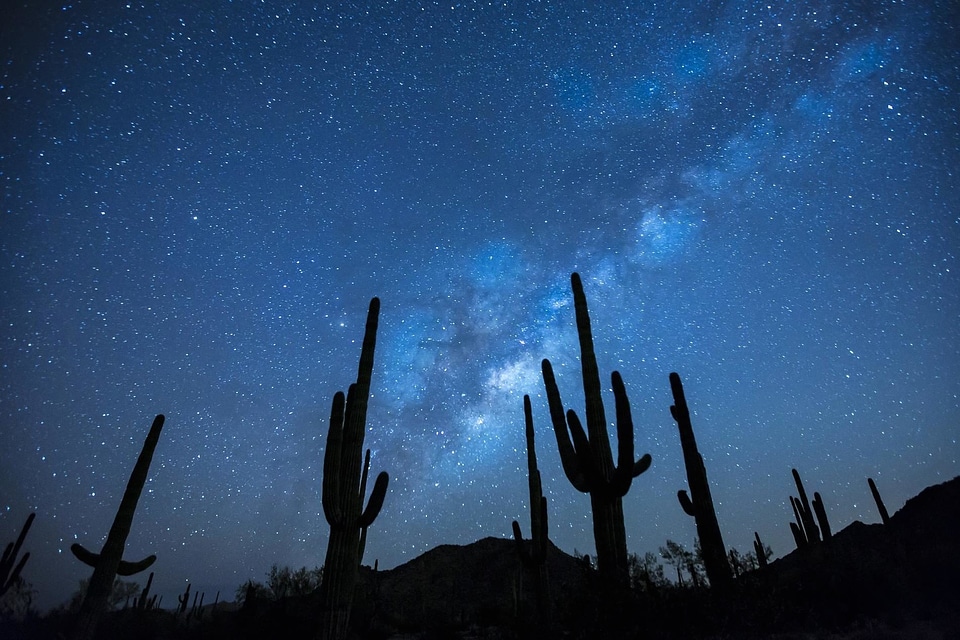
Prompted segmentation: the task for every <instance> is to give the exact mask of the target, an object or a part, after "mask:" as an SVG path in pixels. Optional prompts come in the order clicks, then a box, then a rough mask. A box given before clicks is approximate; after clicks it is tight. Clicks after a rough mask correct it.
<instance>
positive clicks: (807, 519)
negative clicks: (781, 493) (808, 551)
mask: <svg viewBox="0 0 960 640" xmlns="http://www.w3.org/2000/svg"><path fill="white" fill-rule="evenodd" d="M792 473H793V481H794V483H795V484H796V485H797V493H798V494H799V497H798V498H794V497H793V496H790V506H791V507H792V508H793V517H794V522H791V523H790V531H791V532H792V533H793V539H794V540H795V541H796V543H797V548H798V549H799V548H801V547H805V546H807V545H809V544H816V543H818V542H820V537H821V533H822V535H823V539H824V540H826V539H828V538H829V537H830V522H829V521H828V520H827V510H826V508H825V507H824V506H823V498H821V497H820V494H819V493H817V492H814V494H813V507H812V508H811V506H810V502H809V501H808V500H807V492H806V490H805V489H804V488H803V481H802V480H801V479H800V472H799V471H797V470H796V469H793V470H792ZM817 522H819V523H820V526H819V527H818V526H817Z"/></svg>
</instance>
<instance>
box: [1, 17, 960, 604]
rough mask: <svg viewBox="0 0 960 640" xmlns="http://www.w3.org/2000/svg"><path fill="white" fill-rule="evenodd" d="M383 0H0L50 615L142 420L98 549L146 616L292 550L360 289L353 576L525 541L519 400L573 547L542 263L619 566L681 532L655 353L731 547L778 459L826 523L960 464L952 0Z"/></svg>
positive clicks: (4, 170) (13, 522)
mask: <svg viewBox="0 0 960 640" xmlns="http://www.w3.org/2000/svg"><path fill="white" fill-rule="evenodd" d="M385 4H386V3H369V4H365V3H337V4H331V5H330V6H323V7H314V6H312V5H311V3H304V4H303V5H301V6H298V5H293V4H288V3H283V4H281V3H267V2H249V1H248V2H203V3H179V2H163V3H146V4H145V3H141V2H131V3H129V4H122V3H121V4H115V3H113V4H111V3H102V2H100V3H97V2H88V1H83V0H77V1H74V2H71V3H51V2H31V3H27V4H23V3H18V4H16V5H15V6H12V7H11V8H10V9H9V10H8V11H7V17H6V18H5V20H4V26H3V33H2V38H0V46H2V68H0V73H2V77H0V85H2V86H0V123H2V124H0V129H2V137H0V184H2V212H0V215H2V217H0V326H2V331H0V358H2V363H0V435H2V441H3V443H4V444H3V447H2V448H0V541H6V540H12V539H13V538H14V537H15V536H16V534H17V531H18V530H19V527H20V526H21V524H22V522H23V520H24V519H25V518H26V515H27V514H28V513H29V512H30V511H32V510H35V511H37V519H36V522H35V524H34V526H33V530H32V531H31V534H30V537H29V538H28V542H27V547H28V548H29V550H30V551H31V552H32V554H33V555H32V557H31V560H30V563H29V564H28V565H27V568H26V570H25V576H26V577H27V578H28V579H29V580H30V581H31V582H32V583H33V584H34V586H35V587H36V589H37V590H38V591H39V600H38V601H39V603H40V604H41V605H42V606H49V605H53V604H56V603H58V602H61V601H62V600H64V599H66V598H67V597H68V596H69V594H70V592H72V591H73V590H74V589H75V587H76V584H77V581H78V580H79V579H80V578H82V577H85V576H86V575H87V574H88V573H89V570H88V569H87V568H86V567H85V566H83V565H81V564H80V563H79V562H78V561H76V560H75V559H73V557H72V556H71V555H70V554H69V551H68V549H69V546H70V544H72V543H73V542H75V541H79V542H81V543H82V544H84V545H85V546H87V547H98V546H99V545H100V544H102V541H103V539H104V536H105V535H106V533H107V530H108V529H109V527H110V523H111V522H112V518H113V514H114V512H115V509H116V507H117V504H118V503H119V500H120V495H121V494H122V491H123V487H124V485H125V483H126V479H127V477H128V475H129V473H130V470H131V469H132V466H133V463H134V460H135V458H136V455H137V453H138V451H139V449H140V446H141V444H142V442H143V439H144V437H145V436H146V432H147V430H148V428H149V425H150V422H151V420H152V418H153V416H154V415H155V414H156V413H164V414H166V416H167V425H166V427H165V428H164V432H163V435H162V437H161V440H160V444H159V447H158V449H157V453H156V457H155V459H154V463H153V466H152V468H151V474H150V480H149V483H148V486H147V490H146V491H145V492H144V495H143V497H142V498H141V500H140V506H139V509H138V511H137V517H136V520H135V521H134V527H133V531H132V533H131V536H130V538H129V541H128V551H127V554H128V556H129V557H130V558H134V559H136V558H140V557H143V556H145V555H147V554H149V553H157V555H158V556H159V559H158V561H157V563H156V565H155V567H154V569H155V571H156V575H157V577H156V579H155V583H154V584H155V588H156V587H157V586H158V587H159V589H160V591H161V592H163V593H166V594H169V595H168V596H167V598H168V599H169V600H165V601H169V602H173V600H172V594H173V593H174V592H178V591H182V589H183V587H184V586H185V583H186V582H187V581H190V582H192V583H193V584H194V590H206V591H207V592H208V595H210V594H212V593H213V592H214V591H216V590H217V589H223V590H224V594H228V593H229V594H231V597H232V591H233V589H234V588H235V587H236V586H237V585H239V584H240V583H242V582H244V581H245V580H247V579H248V578H263V577H264V574H265V573H266V572H267V570H268V569H269V567H270V565H271V564H273V563H275V562H276V563H280V564H281V565H291V566H293V567H299V566H304V565H306V566H314V565H317V564H320V563H322V561H323V555H324V551H325V546H326V539H327V531H328V528H327V525H326V523H325V522H324V520H323V516H322V513H321V507H320V495H319V494H320V478H321V467H322V464H321V463H322V452H323V447H324V440H325V436H326V428H327V426H326V420H327V417H328V415H329V405H330V400H331V398H332V396H333V394H334V392H335V391H337V390H340V389H345V388H346V386H347V385H348V384H349V382H350V381H351V379H352V378H353V377H355V375H356V362H357V358H358V355H359V341H360V339H361V337H362V331H363V320H364V314H365V311H366V307H367V303H368V301H369V299H370V298H371V297H372V296H375V295H376V296H380V297H381V299H382V301H383V309H382V313H381V322H380V326H381V330H380V340H379V345H378V352H377V361H376V366H375V370H374V378H373V389H374V397H373V398H372V401H371V408H370V412H369V421H368V426H369V432H368V435H367V444H368V446H370V447H372V448H373V451H374V464H373V466H374V471H380V470H387V471H388V472H389V473H390V474H391V484H390V491H389V493H388V495H387V499H386V503H385V506H384V508H383V512H382V513H381V516H380V517H379V519H378V520H377V521H376V523H375V524H374V526H373V528H372V529H371V532H370V535H369V539H368V545H367V555H366V557H365V560H366V561H367V562H370V563H372V561H373V560H374V559H375V558H378V559H379V561H380V566H381V567H392V566H395V565H397V564H399V563H402V562H404V561H406V560H409V559H411V558H413V557H415V556H416V555H418V554H420V553H421V552H423V551H425V550H426V549H428V548H431V547H433V546H435V545H437V544H441V543H468V542H472V541H474V540H476V539H478V538H481V537H484V536H508V535H509V533H510V521H511V520H513V519H520V521H521V522H522V523H523V527H524V531H527V530H528V519H527V518H528V516H527V507H526V486H527V485H526V459H525V454H524V441H523V413H522V396H523V394H530V395H531V396H532V398H533V405H534V417H535V421H536V428H537V433H538V437H539V443H538V444H539V451H538V454H539V457H540V466H541V470H542V473H543V481H544V489H545V492H546V494H547V496H548V499H549V501H550V502H549V511H550V519H551V522H550V535H551V538H552V539H553V540H554V541H555V542H556V543H557V544H558V545H559V546H560V547H561V548H563V549H565V550H567V551H573V550H574V548H576V549H578V550H580V551H581V552H591V553H592V550H593V549H592V546H593V543H592V534H591V526H590V510H589V499H588V497H587V496H585V495H582V494H579V493H577V492H576V491H575V490H574V489H573V488H572V487H571V486H570V485H569V483H568V482H567V480H566V479H565V478H564V477H563V474H562V471H561V469H560V464H559V458H558V455H557V453H556V442H555V440H554V438H553V434H552V430H551V428H550V426H549V422H548V417H547V411H546V400H545V397H544V393H543V383H542V380H541V379H540V374H539V363H540V360H541V359H542V358H544V357H549V358H550V359H551V360H552V361H553V363H554V365H555V366H556V367H557V370H558V378H559V384H560V386H561V390H562V391H563V392H564V396H565V400H566V401H567V403H568V404H570V405H574V406H577V405H579V404H580V403H581V401H580V399H579V398H578V388H579V384H580V382H579V372H578V367H577V361H578V357H579V354H578V352H577V348H576V335H575V331H574V326H573V323H574V320H573V308H572V297H571V295H570V291H569V275H570V273H571V272H572V271H575V270H576V271H579V272H580V273H581V274H582V275H583V278H584V282H585V287H586V293H587V297H588V300H589V302H590V306H591V311H592V316H593V324H594V334H595V338H596V340H597V349H598V352H599V358H600V368H601V373H602V376H603V378H604V379H605V380H608V379H609V373H610V371H611V370H613V369H617V370H619V371H620V372H621V373H622V374H623V377H624V380H625V382H626V386H627V391H628V393H629V394H630V398H631V401H632V404H633V409H634V420H635V423H636V428H637V429H636V447H637V451H638V455H639V454H640V453H643V452H650V453H651V455H652V456H653V466H652V468H651V470H650V471H648V472H647V473H646V474H644V475H643V476H641V477H640V478H639V479H637V480H636V481H635V483H634V486H633V488H632V489H631V491H630V493H629V494H628V496H627V497H626V499H625V512H626V519H627V534H628V544H629V546H630V549H631V551H636V552H639V553H643V552H645V551H652V550H656V548H657V547H659V546H661V545H662V544H663V543H664V541H665V540H666V539H667V538H671V539H674V540H677V541H680V542H683V543H684V544H687V545H688V546H689V545H691V544H692V540H693V536H694V533H695V529H694V524H693V521H692V520H691V519H689V518H688V517H687V516H686V515H684V514H683V512H682V511H681V509H680V507H679V505H678V503H677V500H676V491H677V489H679V488H683V487H684V486H685V477H684V474H683V467H682V457H681V452H680V446H679V438H678V436H677V433H676V428H675V425H674V423H673V421H672V419H671V418H670V414H669V410H668V408H669V405H670V402H671V398H670V390H669V384H668V381H667V375H668V373H669V372H670V371H678V372H679V373H680V374H681V375H682V376H683V379H684V382H685V386H686V390H687V398H688V401H689V403H690V406H691V410H692V411H693V412H694V428H695V430H696V433H697V437H698V440H699V443H700V448H701V451H702V453H703V455H704V458H705V460H706V464H707V469H708V473H709V476H710V479H711V482H712V485H713V494H714V500H715V502H716V503H717V510H718V517H719V520H720V524H721V527H722V529H723V531H724V535H725V538H726V542H727V544H728V545H730V546H734V547H737V548H739V549H741V550H742V551H746V550H749V549H750V540H751V539H752V536H753V532H754V531H755V530H756V531H759V532H760V534H761V536H763V537H764V539H765V541H767V542H768V544H770V545H771V546H772V547H773V550H774V553H775V554H776V555H777V556H779V555H783V554H785V553H787V552H788V551H790V550H791V549H792V547H793V542H792V538H791V536H790V532H789V529H788V526H787V523H788V521H789V520H790V519H791V517H792V515H791V512H790V509H789V505H788V503H787V500H786V498H787V496H788V495H789V494H790V493H791V492H792V491H794V489H793V485H792V479H791V477H790V468H791V467H797V468H798V469H799V470H800V471H801V473H802V475H803V476H804V478H805V479H806V483H807V489H808V491H810V492H811V493H812V491H814V490H816V491H819V492H821V493H822V494H823V496H824V499H825V501H826V503H827V506H828V509H829V512H830V515H831V518H832V521H833V524H834V528H840V527H842V526H845V525H847V524H849V523H850V522H851V521H853V520H855V519H861V520H864V521H867V522H873V521H876V520H878V517H877V515H876V511H875V508H874V505H873V503H872V500H871V498H870V494H869V491H868V489H867V484H866V478H867V476H872V477H874V478H875V479H876V481H877V483H878V485H879V486H880V489H881V491H882V492H883V494H884V495H885V497H886V500H887V505H888V507H889V508H890V509H891V510H895V509H897V508H899V507H900V506H902V504H903V502H904V500H905V499H907V498H908V497H910V496H912V495H914V494H915V493H917V492H918V491H919V490H921V489H922V488H923V487H925V486H927V485H930V484H933V483H937V482H941V481H943V480H946V479H949V478H951V477H953V476H955V475H957V474H958V473H960V464H958V456H960V445H958V442H957V436H958V433H960V429H958V427H960V424H958V418H960V323H958V318H960V283H958V272H960V265H958V259H957V252H958V249H960V213H958V211H960V180H958V179H957V173H956V172H957V167H960V122H958V105H960V98H958V91H960V54H958V47H957V46H956V45H957V43H958V42H960V37H958V33H957V26H956V25H958V24H960V15H958V8H957V5H956V3H952V2H930V1H927V2H919V3H910V4H909V5H905V4H902V3H896V2H885V1H884V2H864V3H846V4H839V3H825V2H791V3H787V5H788V6H786V7H784V8H776V6H775V5H770V6H768V5H767V4H765V3H755V2H724V3H691V2H670V3H663V4H662V5H661V4H655V3H636V2H621V3H615V2H602V3H588V4H587V5H584V4H581V3H572V2H569V3H567V2H541V3H534V2H531V3H514V2H506V3H503V2H501V3H477V2H465V3H444V4H436V3H413V2H397V3H395V4H393V5H388V6H382V5H385ZM638 4H642V5H645V6H643V7H637V6H633V5H638ZM781 4H782V3H781ZM584 6H589V8H583V7H584ZM609 402H611V403H612V398H610V399H609ZM222 597H223V596H222Z"/></svg>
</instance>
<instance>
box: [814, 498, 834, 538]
mask: <svg viewBox="0 0 960 640" xmlns="http://www.w3.org/2000/svg"><path fill="white" fill-rule="evenodd" d="M812 504H813V511H814V513H816V514H817V522H819V523H820V532H821V533H822V534H823V539H824V540H826V539H827V538H829V537H830V521H829V520H827V509H826V507H825V506H824V505H823V498H821V497H820V493H819V492H817V491H814V492H813V503H812Z"/></svg>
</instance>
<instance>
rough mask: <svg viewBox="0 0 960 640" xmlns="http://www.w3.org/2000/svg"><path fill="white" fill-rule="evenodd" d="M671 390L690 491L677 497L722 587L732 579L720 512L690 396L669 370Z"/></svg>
mask: <svg viewBox="0 0 960 640" xmlns="http://www.w3.org/2000/svg"><path fill="white" fill-rule="evenodd" d="M670 391H671V392H672V393H673V405H672V406H671V407H670V415H672V416H673V419H674V420H675V421H676V423H677V428H678V429H679V431H680V446H681V447H682V448H683V463H684V466H686V468H687V484H689V485H690V495H687V492H686V491H685V490H683V489H681V490H680V491H678V492H677V498H679V499H680V506H681V507H683V510H684V511H685V512H686V514H687V515H689V516H693V518H694V519H695V520H696V523H697V537H699V538H700V549H701V550H702V552H703V565H704V568H706V570H707V578H709V580H710V584H711V586H714V587H720V586H723V585H726V584H728V583H729V582H730V580H731V579H732V573H731V571H730V563H729V562H728V560H727V549H726V547H725V546H724V544H723V535H722V534H721V533H720V524H719V523H718V522H717V512H716V510H715V509H714V507H713V498H712V497H711V496H710V484H709V482H707V468H706V467H705V466H704V464H703V456H701V455H700V451H699V449H697V440H696V438H695V437H694V435H693V425H691V424H690V410H689V409H688V408H687V398H686V396H685V395H684V393H683V383H682V382H681V381H680V376H679V375H678V374H676V373H671V374H670ZM691 496H692V498H691Z"/></svg>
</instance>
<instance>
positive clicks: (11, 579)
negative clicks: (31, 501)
mask: <svg viewBox="0 0 960 640" xmlns="http://www.w3.org/2000/svg"><path fill="white" fill-rule="evenodd" d="M36 516H37V514H36V513H31V514H30V515H28V516H27V521H26V522H24V523H23V528H22V529H20V535H18V536H17V541H16V542H10V543H8V544H7V546H6V548H5V549H4V550H3V557H2V558H0V596H2V595H3V594H5V593H6V592H7V591H8V590H10V588H11V587H13V585H15V584H17V581H18V580H19V579H20V572H21V571H23V567H24V565H26V564H27V560H29V559H30V554H29V553H25V554H23V557H22V558H20V562H17V561H16V560H17V554H19V553H20V547H22V546H23V541H24V540H25V539H26V537H27V532H28V531H30V525H32V524H33V519H34V518H35V517H36ZM15 563H16V564H15Z"/></svg>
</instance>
